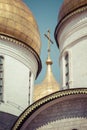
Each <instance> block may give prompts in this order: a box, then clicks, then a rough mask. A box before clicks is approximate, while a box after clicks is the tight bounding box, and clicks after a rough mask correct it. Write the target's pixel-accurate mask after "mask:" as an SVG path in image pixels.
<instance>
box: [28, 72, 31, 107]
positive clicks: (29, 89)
mask: <svg viewBox="0 0 87 130" xmlns="http://www.w3.org/2000/svg"><path fill="white" fill-rule="evenodd" d="M30 89H31V71H30V72H29V94H28V96H29V97H28V104H29V105H30V96H31V95H30Z"/></svg>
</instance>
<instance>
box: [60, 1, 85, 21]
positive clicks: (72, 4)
mask: <svg viewBox="0 0 87 130" xmlns="http://www.w3.org/2000/svg"><path fill="white" fill-rule="evenodd" d="M86 4H87V0H64V2H63V4H62V6H61V9H60V12H59V21H60V20H62V19H63V18H64V17H65V16H67V15H68V14H70V13H71V12H73V11H75V10H76V9H78V8H80V7H82V6H85V5H86Z"/></svg>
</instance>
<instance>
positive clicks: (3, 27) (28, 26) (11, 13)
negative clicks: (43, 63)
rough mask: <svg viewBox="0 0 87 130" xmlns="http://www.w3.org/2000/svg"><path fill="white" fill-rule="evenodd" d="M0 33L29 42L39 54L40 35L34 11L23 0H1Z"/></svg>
mask: <svg viewBox="0 0 87 130" xmlns="http://www.w3.org/2000/svg"><path fill="white" fill-rule="evenodd" d="M0 34H4V35H7V36H9V37H11V38H15V39H17V40H20V41H22V42H24V43H25V44H27V45H28V46H29V47H31V48H32V49H34V51H35V52H36V53H37V54H39V53H40V48H41V42H40V36H39V31H38V27H37V24H36V21H35V19H34V16H33V15H32V12H31V11H30V10H29V8H28V7H27V6H26V5H25V4H24V3H23V2H22V0H0Z"/></svg>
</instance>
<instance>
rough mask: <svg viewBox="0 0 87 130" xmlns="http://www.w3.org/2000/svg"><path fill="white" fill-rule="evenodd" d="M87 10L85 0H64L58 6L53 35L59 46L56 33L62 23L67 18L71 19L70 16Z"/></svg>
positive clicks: (86, 1) (86, 0)
mask: <svg viewBox="0 0 87 130" xmlns="http://www.w3.org/2000/svg"><path fill="white" fill-rule="evenodd" d="M86 10H87V0H64V1H63V4H62V6H61V8H60V11H59V15H58V24H57V26H56V28H55V32H54V36H55V40H56V43H57V45H58V47H59V43H58V39H57V37H58V34H59V31H60V30H61V27H62V25H64V23H66V21H67V20H70V19H71V20H72V17H73V16H75V15H77V14H80V13H82V12H84V11H86Z"/></svg>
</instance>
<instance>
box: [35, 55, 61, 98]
mask: <svg viewBox="0 0 87 130" xmlns="http://www.w3.org/2000/svg"><path fill="white" fill-rule="evenodd" d="M46 64H47V70H46V75H45V78H44V80H43V81H42V83H41V84H38V85H36V86H35V88H34V97H33V100H34V101H37V100H38V99H40V98H42V97H45V96H47V95H49V94H51V93H53V92H56V91H58V90H59V89H60V87H59V84H58V82H57V81H56V80H55V77H54V75H53V72H52V69H51V65H52V60H51V59H50V57H48V59H47V61H46Z"/></svg>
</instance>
